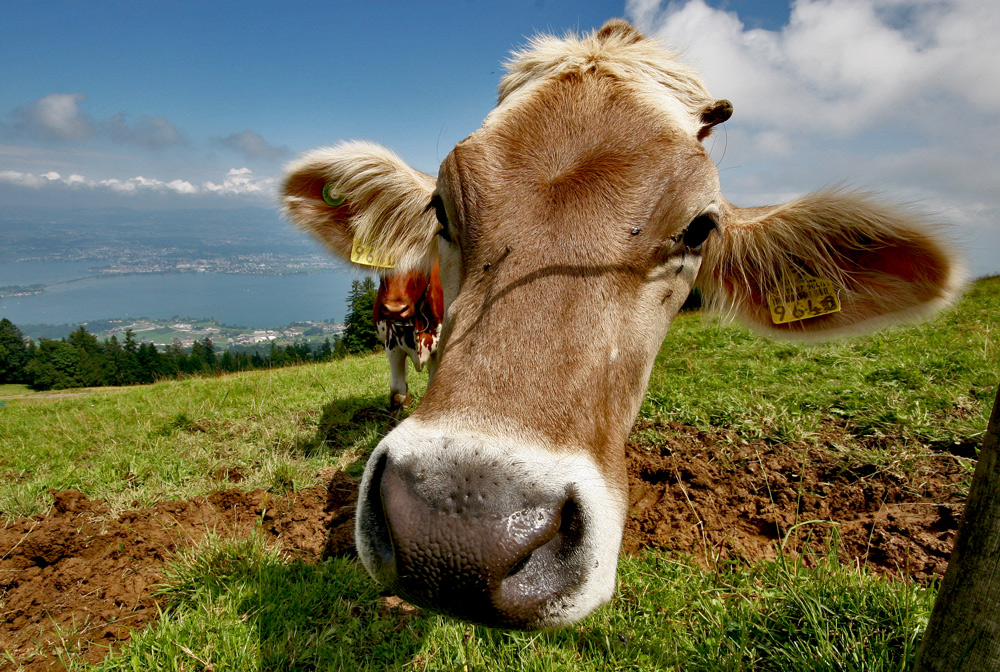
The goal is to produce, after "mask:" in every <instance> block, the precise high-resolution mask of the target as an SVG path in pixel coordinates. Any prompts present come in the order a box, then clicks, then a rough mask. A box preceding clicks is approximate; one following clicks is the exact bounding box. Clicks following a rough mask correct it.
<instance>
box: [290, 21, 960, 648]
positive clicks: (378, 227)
mask: <svg viewBox="0 0 1000 672" xmlns="http://www.w3.org/2000/svg"><path fill="white" fill-rule="evenodd" d="M506 68H507V72H506V75H505V76H504V77H503V78H502V80H501V82H500V87H499V97H498V103H497V106H496V108H494V109H493V111H491V112H490V113H489V115H487V117H486V119H485V120H484V121H483V124H482V126H481V127H480V128H479V129H477V130H476V131H475V132H474V133H472V134H471V135H470V136H469V137H467V138H466V139H465V140H462V141H461V142H459V143H458V145H456V146H455V147H454V149H452V150H451V152H450V153H449V154H448V155H447V156H446V157H445V159H444V161H443V163H442V164H441V166H440V168H439V172H438V175H437V177H436V178H434V177H431V176H430V175H427V174H424V173H422V172H420V171H417V170H414V169H413V168H411V167H409V166H408V165H407V164H406V163H405V162H404V161H403V160H402V159H400V158H399V157H398V156H397V155H395V154H394V153H392V152H391V151H389V150H387V149H385V148H383V147H381V146H379V145H376V144H372V143H367V142H361V141H352V142H344V143H342V144H340V145H337V146H334V147H328V148H320V149H317V150H313V151H310V152H307V153H305V154H304V155H303V156H302V157H300V159H299V160H297V161H295V162H294V163H293V164H291V165H290V166H289V167H288V171H287V173H286V175H285V178H284V182H283V194H282V200H283V207H284V211H285V213H286V215H287V216H288V217H289V218H290V219H291V220H293V221H294V222H296V223H297V224H298V225H299V226H300V227H301V228H303V229H304V230H306V231H309V232H311V233H312V234H314V235H315V236H317V237H318V238H319V239H320V240H321V241H323V242H324V243H325V244H326V245H327V246H328V247H329V248H330V249H331V250H332V251H333V252H334V253H336V254H338V255H340V256H342V257H349V255H350V252H351V249H352V246H353V245H356V244H361V245H366V246H370V247H372V248H373V249H375V250H377V252H378V254H381V255H385V256H387V257H391V258H392V259H393V260H394V262H395V263H396V266H397V268H400V269H414V268H430V267H431V266H432V265H433V264H434V263H435V262H439V263H440V273H441V284H442V288H443V293H444V321H443V326H442V331H441V344H440V348H441V352H440V359H441V361H440V364H439V366H438V369H437V373H436V375H435V376H434V380H433V382H432V383H431V384H430V385H429V386H428V388H427V391H426V393H425V394H424V397H423V399H422V400H421V403H420V404H419V405H418V406H417V408H416V409H415V410H414V412H413V413H412V414H411V415H410V416H409V417H408V418H406V419H405V420H404V421H403V422H401V423H400V424H399V425H398V426H397V427H396V428H395V429H394V430H393V431H391V432H390V433H389V434H387V435H386V436H385V438H384V439H383V440H382V441H381V442H380V443H379V444H378V446H377V447H376V448H375V449H374V451H373V452H372V454H371V456H370V458H369V460H368V462H367V465H366V467H365V471H364V474H363V476H362V481H361V486H360V492H359V497H358V504H357V512H356V526H355V533H356V545H357V549H358V554H359V556H360V559H361V562H362V563H363V564H364V566H365V567H366V569H367V570H368V572H369V573H370V574H371V575H372V576H373V577H374V578H375V579H376V580H377V581H378V582H379V583H381V584H382V585H383V586H385V587H386V588H387V589H389V590H391V591H394V592H395V593H396V594H397V595H399V596H401V597H403V598H405V599H407V600H409V601H410V602H412V603H414V604H416V605H420V606H423V607H426V608H430V609H433V610H436V611H438V612H441V613H444V614H449V615H451V616H454V617H457V618H460V619H464V620H467V621H470V622H474V623H479V624H483V625H486V626H491V627H504V628H516V629H547V628H554V627H559V626H565V625H568V624H571V623H574V622H576V621H578V620H579V619H581V618H583V617H584V616H586V615H587V614H589V613H590V612H591V611H593V610H594V609H595V608H597V607H598V606H600V605H601V604H603V603H606V602H607V601H609V600H610V599H611V597H612V593H613V591H614V587H615V575H616V570H617V560H618V554H619V550H620V544H621V539H622V535H623V529H624V523H625V517H626V510H627V507H628V492H627V479H626V472H625V451H624V445H625V441H626V439H627V436H628V433H629V431H630V428H631V426H632V424H633V422H634V420H635V418H636V415H637V414H638V411H639V406H640V403H641V401H642V398H643V395H644V393H645V389H646V386H647V384H648V382H649V376H650V372H651V369H652V366H653V360H654V358H655V357H656V355H657V353H658V352H659V351H660V348H661V344H662V343H663V341H664V339H665V336H666V333H667V329H668V328H669V326H670V323H671V320H672V319H673V317H674V315H675V314H676V313H677V311H678V309H679V308H680V306H681V305H682V304H683V302H684V300H685V298H686V297H687V296H688V294H689V292H690V291H691V290H692V288H695V287H697V288H698V289H699V290H700V291H701V293H702V296H703V297H704V300H705V301H706V302H707V304H708V305H709V306H710V307H713V308H714V309H716V310H718V311H721V312H722V313H723V314H724V315H726V316H730V317H734V318H739V319H741V320H742V321H743V322H745V323H747V324H749V325H751V326H752V327H754V328H756V329H758V330H759V331H760V332H763V333H764V334H770V335H774V336H779V337H786V338H818V337H827V336H830V335H837V334H850V333H858V332H862V331H865V330H870V329H873V328H878V327H881V326H884V325H887V324H890V323H893V322H898V321H900V320H904V319H910V318H918V317H923V316H927V315H929V314H932V313H934V312H935V311H936V310H939V309H941V308H943V307H945V306H947V305H949V304H950V303H951V302H952V301H954V300H955V298H956V296H957V295H958V294H959V293H960V292H961V287H962V285H963V282H964V277H963V270H962V266H961V263H960V262H959V261H958V259H957V256H956V254H955V253H954V252H953V250H952V246H951V244H950V243H949V241H948V239H947V236H946V235H945V234H944V233H943V232H942V230H941V227H940V226H939V225H937V224H936V223H935V222H933V221H932V220H931V219H930V218H928V217H926V216H924V215H922V214H920V213H918V212H916V211H914V210H913V209H912V208H910V207H903V206H897V205H893V204H890V203H886V202H883V200H882V199H880V198H877V197H875V196H873V195H870V194H866V193H863V192H859V191H854V190H848V189H846V188H836V189H826V190H823V191H819V192H816V193H812V194H808V195H805V196H802V197H801V198H797V199H795V200H792V201H791V202H788V203H784V204H779V205H774V206H768V207H749V208H744V207H738V206H736V205H733V204H732V203H730V202H728V201H727V200H726V199H725V198H724V197H723V196H722V193H721V191H720V185H719V177H718V170H717V168H716V166H715V164H714V163H713V161H712V159H711V157H710V156H709V154H708V152H707V151H706V149H705V148H704V146H703V144H702V141H703V140H705V138H707V137H709V135H710V134H711V133H712V130H713V127H714V126H716V125H718V124H719V123H722V122H724V121H726V120H727V119H728V118H729V117H730V115H731V114H732V112H733V106H732V104H731V103H730V102H729V101H727V100H724V99H717V98H714V97H712V96H711V95H710V94H709V92H708V90H707V89H706V87H705V85H704V83H703V82H702V79H701V77H700V75H699V74H698V73H697V72H696V71H695V70H693V69H692V68H690V67H688V66H686V65H684V64H682V63H681V62H679V61H678V60H677V58H676V57H675V54H673V53H671V52H669V51H667V50H666V49H664V48H663V47H662V46H661V45H660V44H659V43H657V42H656V41H654V40H652V39H649V38H647V37H645V36H643V35H642V34H641V33H640V32H639V31H637V30H636V29H635V28H634V27H632V26H631V25H630V24H629V23H627V22H625V21H623V20H612V21H610V22H608V23H607V24H605V25H604V26H603V27H602V28H601V29H599V30H597V31H594V32H592V33H589V34H586V35H583V36H575V35H568V36H566V37H556V36H547V35H542V36H537V37H535V38H534V39H533V40H532V42H531V43H530V44H529V45H528V46H527V47H526V48H524V49H523V50H521V51H519V52H515V53H514V54H513V56H512V58H511V60H510V61H509V62H508V63H507V64H506ZM804 113H807V111H806V112H804ZM807 168H808V166H803V169H804V170H805V169H807ZM324 190H328V191H333V192H335V193H336V194H337V198H336V200H334V201H332V204H331V202H327V201H326V200H325V199H324V198H323V192H324ZM668 348H669V346H668ZM667 352H669V350H667ZM690 354H691V353H688V352H679V353H677V356H683V357H687V356H690Z"/></svg>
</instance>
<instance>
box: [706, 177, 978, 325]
mask: <svg viewBox="0 0 1000 672" xmlns="http://www.w3.org/2000/svg"><path fill="white" fill-rule="evenodd" d="M722 214H723V217H722V221H721V222H720V225H719V230H718V231H717V232H716V233H714V234H713V235H711V236H709V239H708V240H707V241H706V242H705V244H704V246H703V260H702V267H701V270H700V272H699V276H698V281H697V285H698V286H699V287H700V288H701V290H702V292H703V294H704V295H705V297H706V298H707V301H708V303H709V304H710V305H712V306H714V307H715V308H717V309H719V310H721V311H722V312H723V313H727V314H732V315H737V316H739V317H741V318H742V319H743V320H744V321H745V322H747V323H749V325H750V326H752V327H755V328H757V329H758V330H760V331H763V332H766V333H770V334H772V335H774V334H777V335H783V336H791V337H796V336H797V337H824V336H831V335H837V334H842V333H853V332H861V331H865V330H870V329H873V328H878V327H880V326H883V325H887V324H890V323H893V322H898V321H901V320H907V319H914V318H919V317H923V316H926V315H929V314H932V313H934V312H935V311H936V310H938V309H940V308H943V307H944V306H947V305H949V304H950V303H952V302H953V301H954V300H955V299H956V298H957V296H958V294H959V293H960V292H961V288H962V285H963V284H964V280H965V274H964V270H963V268H962V265H961V263H960V262H959V260H958V258H957V256H956V255H955V253H954V252H953V250H952V247H951V245H950V244H949V243H948V241H947V240H946V239H945V237H944V236H943V235H942V232H941V229H940V227H939V226H937V225H935V224H934V223H932V222H930V221H929V220H928V219H927V218H925V217H924V216H922V215H920V214H918V213H915V212H913V211H911V210H909V209H907V208H904V207H897V206H891V205H886V204H883V203H879V202H878V201H877V200H876V199H875V198H873V197H872V196H870V195H866V194H861V193H856V192H847V191H843V190H833V191H826V192H820V193H816V194H811V195H809V196H806V197H803V198H801V199H799V200H797V201H793V202H791V203H788V204H786V205H783V206H777V207H767V208H737V207H734V206H732V205H729V204H728V203H727V204H725V207H724V208H723V213H722Z"/></svg>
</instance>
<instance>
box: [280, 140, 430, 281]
mask: <svg viewBox="0 0 1000 672" xmlns="http://www.w3.org/2000/svg"><path fill="white" fill-rule="evenodd" d="M434 187H435V179H434V178H433V177H431V176H430V175H427V174H425V173H422V172H420V171H418V170H414V169H413V168H410V167H409V166H408V165H407V164H406V163H405V162H404V161H403V160H402V159H400V158H399V157H398V156H397V155H396V154H395V153H393V152H391V151H389V150H388V149H386V148H384V147H382V146H381V145H376V144H374V143H370V142H343V143H341V144H339V145H337V146H336V147H324V148H321V149H315V150H312V151H310V152H307V153H305V154H303V155H302V156H301V157H300V158H299V159H298V160H297V161H295V162H293V163H291V164H290V165H289V166H287V168H286V171H285V179H284V185H283V189H282V205H283V206H284V212H285V215H286V216H287V217H288V218H289V219H291V220H292V221H293V222H295V223H296V224H297V225H298V226H299V228H301V229H302V230H304V231H307V232H308V233H310V234H312V235H313V236H315V237H316V238H317V239H319V240H320V241H321V242H322V243H323V244H324V245H325V246H326V247H327V248H328V249H330V250H331V251H332V252H334V253H335V254H336V255H337V256H340V257H342V258H344V259H347V260H351V258H352V253H353V255H354V260H355V262H358V261H359V259H360V263H361V264H362V265H364V266H368V267H369V268H370V270H379V269H380V267H382V268H383V269H384V267H386V266H388V265H392V266H394V267H396V268H398V269H400V270H407V269H413V268H421V267H429V266H430V265H431V264H432V263H433V259H434V255H435V254H436V251H437V246H436V244H435V234H436V232H437V229H438V228H439V225H438V222H437V219H436V217H435V214H434V210H433V209H430V210H428V205H429V204H430V201H431V196H432V195H433V193H434ZM359 253H360V255H361V256H362V257H364V258H360V257H359ZM372 262H374V263H372Z"/></svg>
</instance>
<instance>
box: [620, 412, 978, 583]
mask: <svg viewBox="0 0 1000 672" xmlns="http://www.w3.org/2000/svg"><path fill="white" fill-rule="evenodd" d="M665 429H666V432H664V431H663V430H664V428H662V427H661V428H660V430H661V431H660V432H658V435H659V436H662V435H663V434H664V433H666V434H668V435H669V436H670V437H671V438H669V439H668V440H667V441H665V442H662V443H658V445H656V446H648V445H640V444H638V443H634V442H633V443H630V444H629V445H628V447H627V452H628V465H629V466H628V470H629V496H630V510H629V518H628V521H627V523H626V531H625V542H624V545H625V550H626V551H627V552H635V551H638V550H640V549H642V548H647V547H654V548H660V549H670V550H676V551H679V552H681V553H684V554H687V555H691V556H693V557H694V558H695V559H696V560H698V561H700V562H701V563H702V564H705V565H707V566H710V565H712V564H713V563H715V562H718V561H719V560H726V559H734V558H738V559H741V560H746V561H747V562H754V561H758V560H771V559H774V558H775V557H777V555H778V552H779V549H782V551H783V552H784V553H785V554H786V555H787V556H791V557H803V559H804V560H805V561H807V562H808V560H809V557H810V556H811V555H812V556H814V557H821V556H823V555H825V554H826V553H827V552H828V551H829V549H830V548H831V545H832V544H836V547H837V553H838V555H839V557H840V559H841V561H842V562H849V563H851V564H859V565H861V566H865V567H867V568H868V569H870V570H873V571H875V572H879V573H884V574H888V575H892V576H896V577H909V578H912V579H915V580H917V581H920V582H923V583H926V582H928V581H929V580H930V579H932V578H933V577H941V576H943V575H944V570H945V568H946V567H947V564H948V558H949V556H950V554H951V548H952V545H953V543H954V540H955V534H956V532H957V530H958V524H959V522H960V520H961V513H962V510H963V506H964V502H965V497H964V495H963V494H961V493H962V488H961V484H962V482H963V481H964V480H965V479H967V478H968V473H969V472H968V471H967V469H966V468H965V467H963V466H962V465H961V463H960V462H959V461H958V460H956V459H955V457H954V456H952V455H933V454H926V455H923V456H922V457H921V459H920V460H919V462H920V465H921V466H920V469H919V471H911V472H909V473H907V472H904V471H903V470H902V469H901V468H900V467H893V466H882V467H877V466H875V465H872V464H859V463H857V462H851V461H849V460H848V458H845V457H844V456H843V455H842V454H839V452H840V451H837V450H835V449H830V448H832V447H834V446H836V445H837V444H838V443H840V444H843V443H844V442H845V441H846V437H845V436H844V435H843V434H841V433H839V432H837V431H836V430H831V431H830V432H829V434H828V435H827V436H826V437H822V436H821V437H820V438H819V441H818V442H817V444H814V445H812V446H810V445H806V444H781V445H770V444H767V443H765V442H763V441H760V442H752V443H751V442H746V441H741V440H740V439H739V438H737V437H735V436H733V435H729V434H727V433H725V432H718V433H711V434H710V433H706V432H700V431H698V430H695V429H692V428H689V427H684V426H681V425H671V426H669V427H666V428H665ZM824 444H826V446H827V447H826V448H824Z"/></svg>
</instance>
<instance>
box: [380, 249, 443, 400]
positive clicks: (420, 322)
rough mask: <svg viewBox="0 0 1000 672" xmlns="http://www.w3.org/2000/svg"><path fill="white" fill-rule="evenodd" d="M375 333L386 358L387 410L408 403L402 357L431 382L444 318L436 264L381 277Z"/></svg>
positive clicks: (405, 372)
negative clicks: (408, 359) (428, 267)
mask: <svg viewBox="0 0 1000 672" xmlns="http://www.w3.org/2000/svg"><path fill="white" fill-rule="evenodd" d="M372 312H373V315H372V319H373V320H374V322H375V331H376V332H377V333H378V337H379V340H381V341H382V344H383V345H384V346H385V354H386V356H387V357H388V359H389V407H390V408H391V409H394V410H395V409H398V408H400V407H402V406H405V405H407V404H409V403H410V392H409V387H408V385H407V382H406V378H407V368H406V358H407V357H409V358H410V360H412V361H413V367H414V368H415V369H416V370H417V371H423V370H424V367H425V366H426V367H427V375H428V378H429V379H430V380H433V379H434V372H435V371H436V370H437V363H438V342H439V340H440V338H441V322H442V320H443V319H444V296H443V294H442V291H441V273H440V269H439V268H438V265H437V264H434V267H433V268H432V269H431V271H430V272H429V273H428V272H427V271H424V270H415V271H409V272H403V273H387V274H385V275H383V276H382V278H381V280H380V281H379V285H378V293H377V294H376V295H375V308H374V310H373V311H372Z"/></svg>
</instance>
